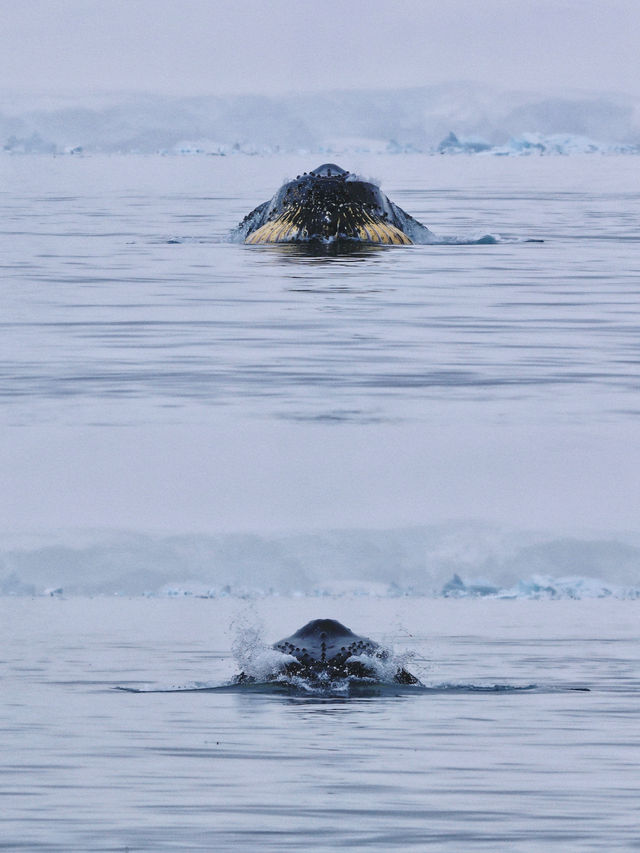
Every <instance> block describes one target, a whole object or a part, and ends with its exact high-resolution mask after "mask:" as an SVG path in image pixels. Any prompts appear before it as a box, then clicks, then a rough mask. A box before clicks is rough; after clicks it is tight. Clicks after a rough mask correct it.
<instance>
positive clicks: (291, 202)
mask: <svg viewBox="0 0 640 853" xmlns="http://www.w3.org/2000/svg"><path fill="white" fill-rule="evenodd" d="M430 234H431V232H430V231H429V229H428V228H426V227H425V226H424V225H421V224H420V223H419V222H418V221H417V220H415V219H414V218H413V217H412V216H410V215H409V214H408V213H405V211H404V210H402V209H401V208H400V207H398V206H397V205H395V204H394V203H393V202H392V201H390V200H389V199H388V198H387V196H386V195H384V193H383V192H382V191H381V190H380V188H379V187H378V186H376V185H375V184H374V183H371V182H370V181H364V180H361V179H360V178H358V177H357V176H356V175H353V174H352V173H351V172H347V171H346V170H345V169H342V168H340V166H336V165H335V164H334V163H325V164H324V165H322V166H318V168H317V169H314V170H313V171H312V172H309V173H307V172H305V173H304V175H298V177H297V178H295V180H293V181H289V182H288V183H286V184H284V186H282V187H281V188H280V189H279V190H278V192H277V193H276V194H275V195H274V196H273V198H272V199H271V200H270V201H265V202H264V203H263V204H261V205H259V206H258V207H256V208H255V210H252V211H251V213H249V214H248V215H247V216H245V218H244V219H243V220H242V222H241V223H240V224H239V225H238V227H237V228H236V229H235V232H234V237H235V238H236V239H238V240H243V241H244V242H245V243H248V244H265V243H318V244H324V245H328V244H332V243H336V242H344V243H355V244H358V243H365V244H371V245H375V244H384V245H408V244H410V243H413V242H415V241H416V240H418V242H420V240H422V239H425V238H427V237H428V236H429V235H430Z"/></svg>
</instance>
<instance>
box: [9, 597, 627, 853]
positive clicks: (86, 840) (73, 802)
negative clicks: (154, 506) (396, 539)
mask: <svg viewBox="0 0 640 853" xmlns="http://www.w3.org/2000/svg"><path fill="white" fill-rule="evenodd" d="M636 611H637V604H635V603H633V602H615V601H614V602H612V601H605V602H603V601H595V602H594V601H589V602H587V601H559V602H549V601H535V602H506V601H484V602H481V601H443V600H425V599H402V600H400V601H397V600H396V601H392V600H389V599H384V600H378V601H371V600H362V599H360V600H358V599H349V600H345V599H342V600H340V601H323V602H322V603H321V608H320V609H319V608H318V602H317V601H312V600H309V599H294V600H293V599H289V600H282V599H270V600H267V601H263V602H261V603H258V604H257V605H253V606H252V607H250V608H248V607H247V604H246V603H242V602H237V601H235V602H234V601H229V600H227V601H226V602H224V601H210V600H206V601H203V600H198V599H180V600H166V599H165V600H162V599H141V598H137V599H128V600H127V599H114V598H96V599H91V600H87V599H77V598H72V599H68V600H59V599H52V598H40V599H20V598H18V599H14V600H10V599H7V598H4V599H0V613H1V616H2V621H1V622H0V625H1V628H0V632H1V637H2V668H3V691H2V694H3V698H2V706H1V708H0V737H1V739H2V757H1V760H0V795H1V797H2V804H3V806H2V810H1V812H0V837H1V839H2V841H1V842H0V843H1V844H2V849H8V850H18V849H23V850H34V851H36V850H37V851H40V850H42V851H89V850H90V851H94V850H95V851H107V850H111V851H116V850H117V851H125V850H129V851H134V850H135V851H155V850H207V851H210V850H220V851H231V850H234V851H235V850H253V849H258V850H268V851H277V850H301V849H305V850H311V851H329V850H343V849H348V850H363V851H364V850H377V851H386V850H398V851H399V850H412V851H414V850H415V851H420V850H431V849H433V850H446V851H459V850H492V851H493V850H513V851H527V852H528V851H544V850H549V849H553V850H571V851H587V850H588V851H599V850H603V849H606V850H633V849H638V846H640V829H639V826H638V820H637V795H638V781H639V776H638V762H639V761H640V754H639V749H640V744H639V741H638V702H637V697H638V688H639V686H640V685H639V683H638V668H637V651H638V649H637V612H636ZM328 614H330V615H333V616H336V617H337V618H340V619H343V620H344V621H345V622H347V624H350V625H351V627H353V628H354V629H355V630H358V631H361V632H363V633H367V634H369V635H371V636H374V637H376V638H377V639H380V640H383V641H384V642H387V643H390V644H393V646H394V647H395V648H396V649H398V650H399V649H404V650H409V651H411V652H413V654H414V658H413V660H411V661H410V662H409V663H408V666H410V667H411V668H412V669H413V670H414V671H415V672H416V673H418V674H419V675H420V676H421V678H422V679H423V682H424V683H425V684H426V685H428V687H429V689H427V690H421V689H418V688H416V689H415V691H414V692H411V691H410V690H408V689H407V688H404V692H402V693H400V692H398V691H396V692H398V695H394V691H393V690H391V692H386V693H384V694H383V695H379V696H376V695H374V696H371V697H368V698H345V697H344V696H338V697H318V696H297V697H296V696H279V695H272V694H262V693H259V692H248V691H238V690H236V691H235V692H233V691H232V692H224V691H223V692H215V691H214V692H208V691H204V692H186V693H179V692H178V693H141V694H132V693H122V692H119V691H116V690H113V689H112V688H113V687H114V686H117V685H120V686H129V687H143V688H146V689H162V688H170V687H179V686H193V685H194V684H195V683H199V684H200V685H201V686H205V685H208V686H211V685H214V684H220V683H223V682H224V681H226V680H228V679H229V677H230V676H231V675H232V674H233V672H234V671H237V664H235V663H234V662H233V661H232V660H231V656H230V648H231V645H232V643H233V641H234V639H235V631H236V628H237V625H238V624H244V625H247V624H257V625H261V624H262V626H263V627H262V632H263V636H264V639H265V640H266V641H269V642H273V641H274V640H276V639H278V638H279V636H280V635H281V634H282V632H283V631H286V630H287V629H293V628H294V627H298V623H300V624H301V623H303V622H304V621H306V619H308V618H311V617H313V616H318V615H328ZM576 687H579V688H584V687H589V688H590V692H583V691H582V690H574V689H572V688H576Z"/></svg>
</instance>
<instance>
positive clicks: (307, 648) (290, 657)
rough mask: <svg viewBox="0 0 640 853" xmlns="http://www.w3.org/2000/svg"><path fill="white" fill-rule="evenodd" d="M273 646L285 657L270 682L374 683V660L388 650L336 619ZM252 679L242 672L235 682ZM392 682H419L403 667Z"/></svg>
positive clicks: (319, 621) (314, 624) (318, 621)
mask: <svg viewBox="0 0 640 853" xmlns="http://www.w3.org/2000/svg"><path fill="white" fill-rule="evenodd" d="M273 648H274V649H276V650H277V651H279V652H282V654H283V655H285V657H283V659H282V664H281V666H280V667H279V668H277V669H276V671H274V672H273V674H272V675H271V677H270V679H269V680H271V681H277V680H281V679H282V678H283V677H284V678H287V677H289V678H290V677H293V676H297V677H299V678H301V679H304V680H305V681H306V682H308V683H310V684H326V683H327V682H335V681H344V680H354V679H355V680H364V681H369V682H373V681H377V680H379V675H378V673H379V669H378V667H377V666H376V662H377V661H380V662H383V661H387V660H388V659H389V652H388V651H387V650H386V649H383V648H382V647H381V646H380V645H379V644H378V643H376V642H374V641H373V640H370V639H369V638H368V637H360V636H358V634H354V633H353V631H351V630H350V629H349V628H347V627H346V626H345V625H342V624H341V623H340V622H337V621H336V620H335V619H314V620H313V621H311V622H308V623H307V624H306V625H304V626H303V627H302V628H300V629H299V630H298V631H296V632H295V634H292V635H291V636H290V637H285V638H284V639H283V640H278V642H277V643H274V644H273ZM254 681H255V679H254V678H253V677H252V676H249V675H247V674H246V673H244V672H241V673H240V674H239V675H237V676H236V677H235V679H234V682H235V683H236V684H247V683H251V682H254ZM393 681H394V682H395V683H396V684H419V683H420V682H419V681H418V679H417V678H416V677H415V676H414V675H412V674H411V673H410V672H407V670H406V669H404V667H398V669H397V670H396V672H395V674H394V676H393Z"/></svg>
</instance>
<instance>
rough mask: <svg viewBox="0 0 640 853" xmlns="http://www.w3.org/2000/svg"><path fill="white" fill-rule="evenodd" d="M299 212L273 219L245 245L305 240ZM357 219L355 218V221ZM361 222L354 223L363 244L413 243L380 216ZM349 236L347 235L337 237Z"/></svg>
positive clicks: (259, 229)
mask: <svg viewBox="0 0 640 853" xmlns="http://www.w3.org/2000/svg"><path fill="white" fill-rule="evenodd" d="M297 212H298V211H295V210H294V211H292V210H287V211H286V212H285V213H283V214H282V215H281V216H278V218H277V219H272V220H271V221H270V222H265V224H264V225H261V226H260V228H257V229H256V230H255V231H254V232H253V233H252V234H249V236H248V237H247V238H246V239H245V241H244V242H245V243H250V244H253V245H255V244H258V243H291V242H292V241H293V240H296V239H304V238H305V237H306V236H307V235H306V230H305V229H304V227H302V226H301V223H299V222H296V215H295V214H296V213H297ZM355 218H356V217H354V219H355ZM357 218H358V219H359V221H358V222H357V224H356V223H355V222H354V236H355V233H356V232H357V235H358V238H359V239H360V240H362V242H363V243H383V244H385V245H394V246H403V245H404V246H408V245H411V243H412V242H413V241H412V240H410V239H409V237H407V235H406V234H405V233H404V231H401V230H400V229H399V228H396V226H395V225H392V224H391V223H390V222H385V221H384V219H380V218H379V217H378V216H372V215H371V214H369V213H363V214H361V216H360V217H357ZM335 236H336V237H337V236H347V235H337V234H336V235H335Z"/></svg>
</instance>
